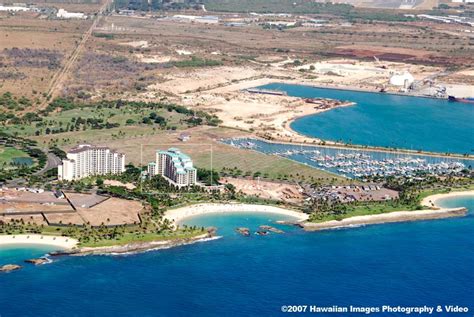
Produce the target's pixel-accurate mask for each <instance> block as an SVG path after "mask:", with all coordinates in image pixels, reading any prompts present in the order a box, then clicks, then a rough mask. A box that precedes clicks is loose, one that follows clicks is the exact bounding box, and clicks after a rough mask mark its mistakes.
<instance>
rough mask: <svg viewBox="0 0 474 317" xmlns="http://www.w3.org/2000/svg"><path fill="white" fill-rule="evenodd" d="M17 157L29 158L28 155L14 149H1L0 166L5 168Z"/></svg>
mask: <svg viewBox="0 0 474 317" xmlns="http://www.w3.org/2000/svg"><path fill="white" fill-rule="evenodd" d="M17 157H29V156H28V154H27V153H25V152H23V151H22V150H18V149H16V148H13V147H3V146H1V147H0V166H5V165H8V164H10V163H12V162H13V159H14V158H17Z"/></svg>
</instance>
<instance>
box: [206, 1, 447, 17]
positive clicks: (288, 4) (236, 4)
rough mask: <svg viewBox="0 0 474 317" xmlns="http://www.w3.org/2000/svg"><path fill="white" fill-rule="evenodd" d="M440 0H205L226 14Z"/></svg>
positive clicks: (421, 4)
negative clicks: (330, 0)
mask: <svg viewBox="0 0 474 317" xmlns="http://www.w3.org/2000/svg"><path fill="white" fill-rule="evenodd" d="M438 2H439V1H438V0H333V1H332V3H328V2H327V1H326V0H204V3H205V5H206V8H207V10H209V11H225V12H260V13H263V12H286V13H315V14H319V13H336V14H337V13H339V14H340V13H344V12H345V13H347V11H348V10H350V8H351V7H353V6H355V7H366V8H379V9H411V8H416V9H431V8H433V7H436V6H437V5H438Z"/></svg>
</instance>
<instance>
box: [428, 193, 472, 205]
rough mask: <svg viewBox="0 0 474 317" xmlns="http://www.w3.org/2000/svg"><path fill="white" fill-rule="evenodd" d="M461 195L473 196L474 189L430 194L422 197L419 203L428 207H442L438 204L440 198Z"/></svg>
mask: <svg viewBox="0 0 474 317" xmlns="http://www.w3.org/2000/svg"><path fill="white" fill-rule="evenodd" d="M463 196H474V190H467V191H455V192H451V193H444V194H435V195H430V196H428V197H425V198H423V200H422V201H421V203H420V205H422V206H426V207H430V208H436V209H442V207H441V206H440V205H439V204H438V202H439V201H440V200H444V199H447V198H454V197H463Z"/></svg>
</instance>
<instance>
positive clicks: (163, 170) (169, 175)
mask: <svg viewBox="0 0 474 317" xmlns="http://www.w3.org/2000/svg"><path fill="white" fill-rule="evenodd" d="M148 174H149V175H150V176H154V175H157V174H158V175H162V176H164V177H165V178H166V179H167V180H168V181H169V182H170V183H171V184H173V185H176V186H179V187H184V186H191V185H194V184H196V180H197V171H196V168H195V167H194V166H193V161H192V160H191V158H190V157H189V156H187V155H186V154H183V153H182V152H181V151H180V150H179V149H177V148H170V149H168V151H157V152H156V163H155V162H152V163H150V164H148Z"/></svg>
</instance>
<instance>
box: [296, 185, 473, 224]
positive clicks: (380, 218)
mask: <svg viewBox="0 0 474 317" xmlns="http://www.w3.org/2000/svg"><path fill="white" fill-rule="evenodd" d="M460 196H474V190H471V191H460V192H452V193H446V194H436V195H431V196H428V197H426V198H424V199H423V201H422V202H421V204H422V205H424V203H425V202H431V201H433V200H434V201H435V203H436V201H439V200H440V199H446V198H451V197H460ZM425 206H426V205H425ZM428 206H430V207H431V208H432V209H427V210H413V211H395V212H388V213H383V214H376V215H366V216H355V217H349V218H344V219H342V220H330V221H324V222H319V223H315V222H305V223H303V228H304V230H306V231H320V230H330V229H339V228H349V227H358V226H363V225H372V224H383V223H392V222H408V221H417V220H434V219H443V218H452V217H462V216H464V215H466V213H467V211H468V210H467V208H465V207H457V208H441V207H439V206H437V205H435V204H429V205H428Z"/></svg>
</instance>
